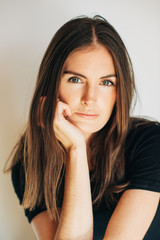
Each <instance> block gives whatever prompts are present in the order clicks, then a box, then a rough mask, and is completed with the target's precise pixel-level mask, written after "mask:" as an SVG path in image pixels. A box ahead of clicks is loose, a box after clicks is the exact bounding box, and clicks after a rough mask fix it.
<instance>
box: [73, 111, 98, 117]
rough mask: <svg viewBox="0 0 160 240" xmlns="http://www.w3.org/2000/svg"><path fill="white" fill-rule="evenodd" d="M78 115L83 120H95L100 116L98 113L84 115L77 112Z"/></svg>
mask: <svg viewBox="0 0 160 240" xmlns="http://www.w3.org/2000/svg"><path fill="white" fill-rule="evenodd" d="M76 115H78V116H79V117H81V118H84V119H95V118H97V117H98V114H96V113H90V112H89V113H83V112H76Z"/></svg>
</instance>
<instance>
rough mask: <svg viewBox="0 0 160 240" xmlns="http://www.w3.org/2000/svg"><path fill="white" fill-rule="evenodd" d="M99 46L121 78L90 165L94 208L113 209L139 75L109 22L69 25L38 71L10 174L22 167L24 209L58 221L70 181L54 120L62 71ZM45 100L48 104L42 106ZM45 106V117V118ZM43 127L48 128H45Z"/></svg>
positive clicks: (98, 20)
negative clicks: (77, 54)
mask: <svg viewBox="0 0 160 240" xmlns="http://www.w3.org/2000/svg"><path fill="white" fill-rule="evenodd" d="M95 41H96V42H98V43H99V44H102V45H103V46H105V47H106V48H107V50H108V51H109V52H110V54H111V56H112V58H113V62H114V67H115V71H116V76H117V100H116V104H115V107H114V110H113V112H112V115H111V117H110V119H109V121H108V122H107V124H106V125H105V126H104V127H103V129H101V130H100V131H99V132H97V133H96V134H94V136H93V138H92V140H91V142H90V147H91V151H92V152H91V162H92V164H93V166H94V167H95V168H94V171H93V174H92V178H91V182H92V181H94V182H95V184H94V189H93V196H92V197H93V204H94V205H95V206H98V205H99V203H100V202H101V200H102V197H103V196H104V197H105V199H106V202H107V204H108V205H110V204H111V203H113V202H114V200H115V198H114V194H115V193H119V192H121V191H122V190H123V189H124V188H125V186H126V184H127V183H125V182H124V171H125V161H124V141H125V138H126V135H127V132H128V128H129V121H130V120H129V119H130V118H129V115H130V107H131V102H132V97H133V95H134V90H135V85H134V74H133V69H132V64H131V61H130V57H129V55H128V52H127V50H126V48H125V46H124V43H123V41H122V39H121V38H120V36H119V34H118V33H117V31H116V30H115V29H114V28H113V26H112V25H110V24H109V23H108V22H107V21H106V20H105V19H104V18H102V17H100V16H95V17H93V18H89V17H85V16H83V17H78V18H75V19H72V20H70V21H69V22H67V23H66V24H64V25H63V26H62V27H61V28H60V29H59V30H58V31H57V33H56V34H55V35H54V37H53V39H52V40H51V42H50V44H49V46H48V48H47V50H46V52H45V54H44V57H43V60H42V63H41V65H40V68H39V73H38V78H37V83H36V87H35V92H34V96H33V99H32V103H31V107H30V114H29V120H28V124H27V128H26V131H25V133H24V134H23V136H22V137H21V138H20V141H19V142H18V144H17V146H16V149H15V154H14V157H13V160H12V163H11V166H10V169H11V168H12V167H13V166H14V165H15V164H16V163H17V162H19V161H22V164H23V167H24V171H25V192H24V197H23V202H22V205H23V206H24V207H25V208H30V210H31V209H33V208H34V207H35V206H38V205H40V204H41V203H42V202H43V199H44V202H45V205H46V207H47V209H48V211H49V212H50V214H51V216H52V217H53V218H54V219H57V218H58V217H59V214H58V207H57V206H58V201H59V200H58V199H59V198H58V196H59V189H60V186H61V183H62V179H63V178H64V175H65V161H66V152H65V149H64V147H63V145H62V144H61V143H60V142H59V141H58V140H57V139H56V136H55V133H54V129H53V120H54V115H55V108H56V103H57V97H58V90H59V83H60V79H61V73H62V68H63V66H64V63H65V60H66V59H67V57H68V56H69V55H70V54H71V53H72V52H73V51H75V50H77V49H79V48H81V47H87V46H90V45H93V44H94V43H95ZM43 96H45V101H44V102H43V101H41V100H42V99H43ZM42 102H43V111H42V114H41V109H42V106H41V105H42ZM40 122H43V125H44V127H42V124H40Z"/></svg>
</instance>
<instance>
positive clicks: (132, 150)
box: [125, 119, 160, 192]
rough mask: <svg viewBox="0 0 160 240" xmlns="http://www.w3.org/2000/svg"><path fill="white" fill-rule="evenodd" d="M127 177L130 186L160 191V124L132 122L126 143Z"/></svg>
mask: <svg viewBox="0 0 160 240" xmlns="http://www.w3.org/2000/svg"><path fill="white" fill-rule="evenodd" d="M125 160H126V179H127V180H129V181H130V188H142V189H146V190H153V191H158V192H160V124H159V123H158V122H151V121H148V120H144V119H142V120H138V119H137V120H135V119H134V121H133V122H132V125H131V128H130V131H129V133H128V136H127V138H126V143H125Z"/></svg>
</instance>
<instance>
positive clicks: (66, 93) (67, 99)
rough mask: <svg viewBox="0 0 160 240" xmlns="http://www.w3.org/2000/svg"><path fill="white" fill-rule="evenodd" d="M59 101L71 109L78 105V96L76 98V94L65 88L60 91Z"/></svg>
mask: <svg viewBox="0 0 160 240" xmlns="http://www.w3.org/2000/svg"><path fill="white" fill-rule="evenodd" d="M59 99H60V101H62V102H64V103H66V104H68V105H69V106H70V107H71V108H72V106H74V105H75V104H76V103H77V96H75V94H74V92H71V91H70V90H68V89H65V88H64V89H63V90H60V91H59Z"/></svg>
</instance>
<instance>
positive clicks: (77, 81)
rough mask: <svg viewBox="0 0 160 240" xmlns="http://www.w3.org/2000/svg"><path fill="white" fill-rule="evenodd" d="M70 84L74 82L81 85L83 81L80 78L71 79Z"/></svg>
mask: <svg viewBox="0 0 160 240" xmlns="http://www.w3.org/2000/svg"><path fill="white" fill-rule="evenodd" d="M69 82H73V83H79V82H81V80H80V79H79V78H78V77H71V78H70V79H69Z"/></svg>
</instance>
